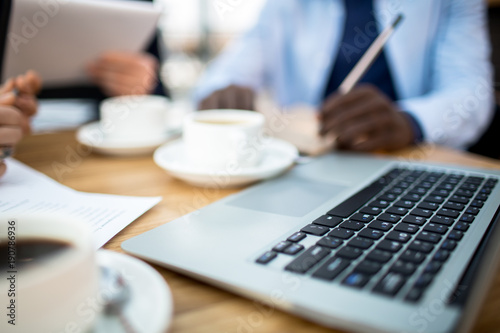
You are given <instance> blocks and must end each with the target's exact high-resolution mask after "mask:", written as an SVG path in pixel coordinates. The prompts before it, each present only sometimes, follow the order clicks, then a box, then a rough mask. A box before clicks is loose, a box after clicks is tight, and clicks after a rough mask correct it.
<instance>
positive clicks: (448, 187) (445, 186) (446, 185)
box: [436, 182, 455, 193]
mask: <svg viewBox="0 0 500 333" xmlns="http://www.w3.org/2000/svg"><path fill="white" fill-rule="evenodd" d="M454 188H455V185H454V184H450V183H447V182H442V183H441V184H439V185H438V186H437V187H436V190H438V191H439V190H444V191H448V193H449V192H450V191H452V190H453V189H454Z"/></svg>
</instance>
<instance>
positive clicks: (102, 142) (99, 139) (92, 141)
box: [76, 121, 180, 156]
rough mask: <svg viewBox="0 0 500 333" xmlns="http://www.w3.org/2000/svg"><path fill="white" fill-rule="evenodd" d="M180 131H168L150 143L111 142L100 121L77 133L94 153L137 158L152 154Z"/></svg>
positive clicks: (80, 141)
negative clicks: (137, 156) (136, 156)
mask: <svg viewBox="0 0 500 333" xmlns="http://www.w3.org/2000/svg"><path fill="white" fill-rule="evenodd" d="M179 133H180V129H177V130H170V131H166V132H165V135H164V136H163V137H162V138H160V139H155V140H148V141H129V142H123V141H116V140H114V141H111V140H109V139H106V136H105V135H104V133H103V132H102V129H101V126H100V124H99V122H98V121H96V122H93V123H90V124H86V125H83V126H82V127H80V128H79V129H78V131H77V132H76V139H77V141H78V142H79V143H81V144H83V145H85V146H87V147H90V148H92V151H93V152H96V153H100V154H104V155H112V156H135V155H146V154H150V153H152V152H153V151H154V150H155V149H156V148H157V147H158V146H159V145H161V144H163V143H165V142H166V141H168V140H170V139H173V138H175V137H177V136H178V135H179Z"/></svg>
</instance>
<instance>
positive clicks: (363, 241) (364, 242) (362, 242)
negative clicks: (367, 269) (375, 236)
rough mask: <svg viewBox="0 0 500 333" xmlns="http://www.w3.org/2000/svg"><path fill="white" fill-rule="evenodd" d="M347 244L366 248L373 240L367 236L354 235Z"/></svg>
mask: <svg viewBox="0 0 500 333" xmlns="http://www.w3.org/2000/svg"><path fill="white" fill-rule="evenodd" d="M347 245H349V246H353V247H357V248H360V249H363V250H366V249H368V248H369V247H371V246H372V245H373V241H372V240H371V239H368V238H363V237H354V238H353V239H352V240H350V241H349V243H347Z"/></svg>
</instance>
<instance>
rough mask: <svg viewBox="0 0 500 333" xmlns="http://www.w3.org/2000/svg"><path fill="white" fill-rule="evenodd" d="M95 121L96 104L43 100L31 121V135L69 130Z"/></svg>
mask: <svg viewBox="0 0 500 333" xmlns="http://www.w3.org/2000/svg"><path fill="white" fill-rule="evenodd" d="M96 119H97V114H96V103H95V102H94V101H90V100H84V99H83V100H82V99H49V100H46V99H43V100H40V101H39V105H38V111H37V113H36V115H35V116H34V117H33V118H32V119H31V131H32V133H33V134H39V133H47V132H56V131H63V130H71V129H76V128H78V127H80V126H81V125H83V124H86V123H88V122H90V121H92V120H96Z"/></svg>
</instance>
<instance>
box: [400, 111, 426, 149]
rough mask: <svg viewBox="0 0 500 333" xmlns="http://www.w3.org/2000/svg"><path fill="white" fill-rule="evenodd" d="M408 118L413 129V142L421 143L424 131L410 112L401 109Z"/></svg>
mask: <svg viewBox="0 0 500 333" xmlns="http://www.w3.org/2000/svg"><path fill="white" fill-rule="evenodd" d="M402 112H403V113H404V114H405V115H406V117H407V118H408V120H409V121H410V125H411V129H412V130H413V143H421V142H423V141H424V132H423V131H422V126H421V125H420V123H419V121H418V120H417V118H415V116H413V115H412V114H411V113H409V112H406V111H402Z"/></svg>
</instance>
